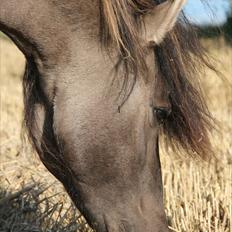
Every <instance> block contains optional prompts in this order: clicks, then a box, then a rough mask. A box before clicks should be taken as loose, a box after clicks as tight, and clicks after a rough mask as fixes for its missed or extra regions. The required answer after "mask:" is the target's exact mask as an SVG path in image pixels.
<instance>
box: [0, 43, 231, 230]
mask: <svg viewBox="0 0 232 232" xmlns="http://www.w3.org/2000/svg"><path fill="white" fill-rule="evenodd" d="M212 45H215V44H212V42H208V43H207V46H209V47H210V52H211V53H212V55H213V56H214V57H216V58H217V59H218V60H219V61H220V62H221V63H220V62H219V63H217V64H216V65H217V66H218V68H219V70H220V71H221V72H223V73H224V75H225V76H226V77H227V78H228V79H230V81H231V75H232V48H229V47H227V46H225V45H224V44H223V46H219V47H216V46H212ZM211 47H214V48H211ZM23 67H24V59H23V57H22V55H21V54H20V53H19V51H17V50H16V48H15V47H14V46H13V44H12V43H10V42H9V41H7V40H3V39H1V40H0V94H1V95H0V232H3V231H4V232H6V231H13V232H19V231H27V232H29V231H46V232H48V231H67V232H71V231H77V230H80V231H83V230H86V227H85V225H84V221H83V219H82V218H80V217H79V213H78V212H77V211H75V210H74V209H73V207H72V205H71V202H70V200H69V198H68V197H67V195H66V193H65V192H64V191H63V188H62V186H61V184H60V183H59V182H58V181H56V180H55V178H54V177H53V176H52V175H51V174H50V173H49V172H48V171H46V169H45V168H44V167H43V165H42V164H41V162H40V161H39V160H38V159H37V157H36V155H35V154H34V153H33V152H32V151H31V149H30V146H28V145H25V144H22V139H21V137H20V131H21V120H22V89H21V78H20V77H21V76H22V73H23ZM203 84H204V89H205V92H206V95H207V97H208V99H209V105H210V109H211V111H212V113H213V114H214V116H215V117H216V118H217V119H218V120H219V121H220V122H221V127H222V130H221V131H222V132H221V134H213V136H212V141H213V143H214V144H215V149H216V151H217V154H218V157H219V160H218V161H217V162H212V163H211V164H209V163H200V162H196V161H191V160H187V159H186V160H184V159H180V158H177V157H175V156H172V155H170V154H169V155H167V154H166V153H165V152H162V166H163V179H164V191H165V205H166V212H167V215H168V219H169V224H170V227H171V228H173V231H181V232H184V231H186V232H191V231H192V232H229V231H232V223H231V219H232V140H231V138H230V137H231V129H232V115H231V112H232V111H231V110H232V89H231V85H232V83H231V82H230V83H228V82H225V81H224V82H223V81H222V80H221V79H219V78H218V77H216V75H215V74H214V73H212V72H210V71H207V72H206V73H205V75H204V77H203ZM48 187H49V188H48ZM80 226H82V227H84V228H85V229H83V228H80Z"/></svg>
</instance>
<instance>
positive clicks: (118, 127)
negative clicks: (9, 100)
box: [0, 0, 213, 232]
mask: <svg viewBox="0 0 232 232" xmlns="http://www.w3.org/2000/svg"><path fill="white" fill-rule="evenodd" d="M185 3H186V1H185V0H172V1H171V0H166V1H159V0H94V1H92V0H68V1H62V0H20V1H17V0H1V1H0V31H2V32H3V33H5V34H6V35H8V36H9V37H10V38H11V39H12V40H13V42H14V43H15V44H16V45H17V46H18V48H19V49H20V50H21V51H22V53H23V54H24V55H25V57H26V61H27V62H26V68H25V74H24V78H23V92H24V108H25V110H24V111H25V112H24V115H25V116H24V124H25V127H26V128H27V132H28V137H29V140H30V141H31V143H32V144H33V146H34V148H35V150H36V152H37V153H38V155H39V157H40V159H41V161H42V162H43V163H44V165H45V166H46V168H47V169H48V170H49V171H50V172H51V173H52V174H53V175H54V176H55V177H56V178H57V179H58V180H59V181H60V182H62V184H63V186H64V188H65V190H66V191H67V193H68V194H69V196H70V198H71V199H72V201H73V202H74V204H75V205H76V207H77V208H78V209H79V210H80V212H81V213H82V214H83V215H84V217H85V218H86V219H87V222H88V223H89V224H90V226H91V227H92V228H93V229H94V230H96V231H100V232H107V231H108V232H117V231H118V232H119V231H125V232H142V231H146V232H166V231H169V229H168V225H167V222H166V216H165V210H164V204H163V190H162V173H161V165H160V157H159V137H160V135H161V134H162V135H163V136H164V138H166V139H168V140H169V144H170V146H171V147H172V148H173V149H174V150H175V151H176V152H178V151H179V150H185V151H186V152H185V154H189V155H192V156H194V157H201V158H203V159H207V157H209V156H211V155H212V153H213V152H212V148H211V143H210V139H209V133H210V130H211V128H212V117H211V116H210V113H209V111H208V108H207V106H206V102H205V99H204V98H203V95H202V91H201V87H200V84H199V78H198V77H199V72H200V70H201V68H202V67H204V66H208V67H210V68H212V67H211V66H210V64H209V62H208V59H207V55H206V53H205V51H204V49H203V48H202V47H201V45H200V43H199V40H198V38H197V35H196V32H195V30H194V28H193V27H192V26H191V25H190V24H189V23H188V21H187V19H186V17H185V16H184V13H183V12H182V8H183V6H184V4H185Z"/></svg>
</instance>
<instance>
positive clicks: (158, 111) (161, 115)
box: [153, 107, 171, 123]
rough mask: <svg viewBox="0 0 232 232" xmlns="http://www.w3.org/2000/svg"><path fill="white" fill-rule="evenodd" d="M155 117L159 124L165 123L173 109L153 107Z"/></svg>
mask: <svg viewBox="0 0 232 232" xmlns="http://www.w3.org/2000/svg"><path fill="white" fill-rule="evenodd" d="M153 113H154V116H155V117H156V118H157V120H158V122H159V123H163V122H164V121H165V120H166V119H167V118H168V116H169V115H170V114H171V109H170V108H167V107H153Z"/></svg>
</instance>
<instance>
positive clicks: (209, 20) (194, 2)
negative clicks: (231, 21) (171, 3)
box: [185, 0, 230, 24]
mask: <svg viewBox="0 0 232 232" xmlns="http://www.w3.org/2000/svg"><path fill="white" fill-rule="evenodd" d="M229 1H230V0H205V1H203V2H208V6H210V7H208V6H207V4H203V3H202V1H201V0H188V3H187V5H186V7H185V13H186V14H187V16H188V18H190V20H191V21H192V22H193V23H195V24H221V23H223V22H224V21H225V19H226V14H227V12H228V10H229Z"/></svg>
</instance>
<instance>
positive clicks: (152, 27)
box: [144, 0, 186, 44]
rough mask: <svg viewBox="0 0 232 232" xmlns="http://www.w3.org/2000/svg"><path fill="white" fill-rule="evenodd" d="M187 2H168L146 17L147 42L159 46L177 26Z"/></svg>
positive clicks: (170, 0)
mask: <svg viewBox="0 0 232 232" xmlns="http://www.w3.org/2000/svg"><path fill="white" fill-rule="evenodd" d="M185 3H186V0H166V1H165V2H164V3H161V4H159V5H157V6H156V7H155V8H154V9H153V10H152V11H151V12H149V13H148V14H146V15H145V16H144V24H145V40H146V42H154V43H156V44H159V43H160V42H162V40H163V39H164V37H165V35H166V34H167V33H168V32H169V31H170V30H171V29H172V28H173V27H174V26H175V23H176V21H177V18H178V16H179V14H180V12H181V9H182V7H183V6H184V4H185Z"/></svg>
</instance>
